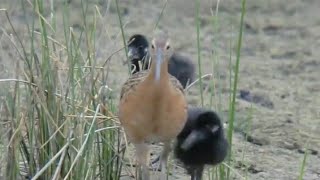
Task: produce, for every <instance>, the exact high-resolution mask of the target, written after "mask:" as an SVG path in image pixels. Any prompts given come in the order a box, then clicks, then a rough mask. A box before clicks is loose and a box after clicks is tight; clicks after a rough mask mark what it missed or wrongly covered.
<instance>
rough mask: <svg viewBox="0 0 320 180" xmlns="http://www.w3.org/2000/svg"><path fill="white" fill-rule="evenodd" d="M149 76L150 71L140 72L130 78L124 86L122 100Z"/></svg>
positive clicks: (121, 94)
mask: <svg viewBox="0 0 320 180" xmlns="http://www.w3.org/2000/svg"><path fill="white" fill-rule="evenodd" d="M147 75H148V71H139V72H137V73H135V74H133V75H131V76H130V78H129V79H128V80H127V81H126V82H125V83H124V84H123V86H122V89H121V92H120V99H122V97H123V96H124V95H125V94H127V93H128V92H129V91H130V90H132V89H134V88H135V86H136V85H137V84H139V83H140V82H141V81H143V80H144V79H145V78H146V77H147Z"/></svg>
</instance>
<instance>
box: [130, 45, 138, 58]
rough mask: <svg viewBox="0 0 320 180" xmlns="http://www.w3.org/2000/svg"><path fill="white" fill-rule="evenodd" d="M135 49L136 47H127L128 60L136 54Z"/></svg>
mask: <svg viewBox="0 0 320 180" xmlns="http://www.w3.org/2000/svg"><path fill="white" fill-rule="evenodd" d="M137 54H138V53H137V49H136V48H132V47H131V48H128V58H129V60H132V59H134V58H135V57H136V56H137Z"/></svg>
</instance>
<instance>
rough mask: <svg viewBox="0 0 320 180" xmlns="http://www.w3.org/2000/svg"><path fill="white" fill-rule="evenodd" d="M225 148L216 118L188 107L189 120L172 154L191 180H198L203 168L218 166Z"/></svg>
mask: <svg viewBox="0 0 320 180" xmlns="http://www.w3.org/2000/svg"><path fill="white" fill-rule="evenodd" d="M228 146H229V144H228V141H227V140H226V138H225V136H224V131H223V126H222V123H221V120H220V118H219V117H218V115H217V114H216V113H215V112H214V111H210V110H206V109H202V108H195V107H189V109H188V120H187V122H186V124H185V126H184V128H183V130H182V131H181V133H180V134H179V135H178V137H177V142H176V144H175V147H174V154H175V157H176V158H177V159H178V160H180V161H181V162H182V163H183V164H184V167H185V169H186V170H187V171H188V174H190V176H191V180H201V178H202V173H203V169H204V166H205V165H217V164H219V163H221V162H222V161H223V160H224V159H225V157H226V155H227V151H228Z"/></svg>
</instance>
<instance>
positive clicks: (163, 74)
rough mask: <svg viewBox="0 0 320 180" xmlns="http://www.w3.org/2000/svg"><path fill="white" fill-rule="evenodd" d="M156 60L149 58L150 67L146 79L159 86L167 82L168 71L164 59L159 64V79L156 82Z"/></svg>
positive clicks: (166, 61)
mask: <svg viewBox="0 0 320 180" xmlns="http://www.w3.org/2000/svg"><path fill="white" fill-rule="evenodd" d="M155 73H156V61H155V60H151V68H150V71H149V75H148V77H147V81H149V82H152V83H154V84H157V85H159V86H164V85H165V84H166V83H168V82H169V80H168V79H169V73H168V60H167V59H165V60H164V62H162V64H161V68H160V79H159V80H158V82H157V81H156V75H155Z"/></svg>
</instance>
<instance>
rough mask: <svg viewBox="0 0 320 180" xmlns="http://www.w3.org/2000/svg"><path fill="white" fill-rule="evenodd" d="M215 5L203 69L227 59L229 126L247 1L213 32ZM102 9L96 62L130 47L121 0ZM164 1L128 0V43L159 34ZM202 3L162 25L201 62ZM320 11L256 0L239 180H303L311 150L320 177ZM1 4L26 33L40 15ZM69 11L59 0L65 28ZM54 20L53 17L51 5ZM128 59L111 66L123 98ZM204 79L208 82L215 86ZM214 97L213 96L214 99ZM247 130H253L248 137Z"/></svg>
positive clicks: (246, 63)
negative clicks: (232, 64)
mask: <svg viewBox="0 0 320 180" xmlns="http://www.w3.org/2000/svg"><path fill="white" fill-rule="evenodd" d="M48 2H49V1H48ZM57 2H59V1H57ZM60 4H61V3H60ZM216 4H217V1H216V0H212V1H209V0H201V12H200V13H201V30H200V36H201V38H200V40H201V58H202V64H201V67H202V69H203V73H211V72H212V69H213V61H216V60H217V59H218V63H214V65H215V66H214V69H215V72H214V73H215V75H216V77H215V78H214V80H215V84H216V87H217V89H218V90H219V91H220V92H221V96H220V97H214V100H215V101H214V102H215V106H214V107H216V104H221V109H220V110H219V113H220V114H221V116H222V118H223V120H224V121H225V122H226V123H227V119H228V117H227V115H228V109H229V107H228V103H229V91H230V86H229V55H230V51H231V52H232V61H235V52H236V51H235V50H236V40H237V36H238V29H239V26H238V24H239V20H240V11H241V3H240V1H239V0H222V1H220V4H219V9H218V10H219V11H218V12H219V13H218V20H219V21H218V26H214V25H213V24H212V20H213V18H212V13H213V14H215V13H216V8H217V7H216ZM93 5H97V7H98V8H99V9H100V11H101V15H102V17H101V18H99V17H98V20H97V27H98V28H97V33H98V35H97V42H96V50H97V53H96V56H97V58H98V60H99V61H100V62H103V61H104V60H105V59H106V58H107V57H108V56H109V55H110V54H111V53H112V52H114V51H115V50H117V49H119V48H121V47H122V45H123V42H122V40H121V33H120V29H119V26H118V17H117V14H116V9H115V6H114V1H112V3H111V6H108V1H103V0H100V1H92V2H91V4H90V6H92V7H93ZM163 5H164V1H156V0H150V1H142V0H121V1H120V9H121V12H122V16H123V23H124V24H125V34H126V38H128V37H129V36H130V35H132V34H134V33H143V34H146V35H147V36H148V37H149V38H151V37H152V30H153V28H154V25H155V22H156V21H157V19H158V16H159V14H160V12H161V9H162V7H163ZM70 6H71V7H72V11H71V12H70V15H71V17H70V22H71V24H73V28H74V30H75V31H77V28H79V24H81V21H82V20H81V12H80V1H79V2H78V1H76V0H74V1H71V2H70ZM109 7H110V8H109ZM194 7H195V4H194V2H193V1H191V0H176V1H169V2H168V4H167V6H166V8H165V11H164V15H163V17H162V19H161V21H160V24H159V28H161V29H163V30H166V31H168V32H169V33H170V36H171V37H172V38H171V39H172V42H173V47H174V48H175V49H176V50H177V51H179V52H181V53H183V54H185V55H188V56H190V57H191V58H193V60H194V62H195V63H197V61H196V60H197V53H196V52H197V46H196V27H195V20H194V14H195V8H194ZM319 7H320V1H319V0H281V1H279V0H269V1H265V0H247V13H246V16H245V29H244V36H243V46H242V51H241V62H240V74H239V83H238V90H239V91H238V97H237V100H236V101H237V106H236V111H237V113H236V120H235V121H236V122H235V125H236V132H235V135H234V139H233V142H232V144H233V151H234V154H233V156H234V158H235V162H234V163H235V169H233V172H235V173H234V175H233V176H234V179H243V177H245V176H247V177H248V179H257V180H258V179H281V180H282V179H283V180H289V179H297V177H298V175H299V169H300V165H301V162H302V159H303V155H304V151H305V149H309V150H310V152H311V154H310V155H309V156H308V158H307V164H306V169H305V176H304V179H306V180H313V179H314V180H315V179H320V154H319V151H320V59H319V58H318V57H319V56H320V51H319V49H318V48H319V47H320V12H319ZM0 8H6V9H8V12H9V15H10V17H11V18H12V21H13V24H14V25H15V27H16V29H17V32H18V34H20V35H22V36H23V34H26V31H27V30H26V28H25V25H24V23H25V22H26V21H27V22H30V18H31V17H32V13H31V11H27V13H29V16H26V17H24V15H23V12H22V10H21V8H20V4H19V1H9V0H1V1H0ZM62 9H63V8H62V7H61V6H59V3H57V6H56V11H57V20H58V25H61V24H62V13H61V12H62ZM92 9H93V8H92ZM211 9H213V12H211ZM107 10H109V11H107ZM91 15H92V13H91ZM45 17H46V18H49V17H50V13H49V8H48V13H46V16H45ZM0 22H1V23H0V27H1V29H2V31H0V63H1V64H0V69H1V71H0V78H10V77H13V72H14V71H13V70H14V69H13V62H14V59H15V58H17V53H15V51H14V48H12V43H11V42H10V41H8V38H7V36H6V35H5V33H4V32H7V33H8V34H10V33H12V31H11V29H10V28H9V25H8V23H7V21H6V18H5V14H4V13H3V11H2V12H1V13H0ZM57 27H59V26H57ZM57 32H58V33H57V34H58V37H57V39H58V40H62V39H63V36H62V35H61V37H60V36H59V34H60V33H61V34H63V32H62V30H59V28H58V30H57ZM230 42H232V44H231V45H230ZM123 59H124V53H123V51H122V52H121V53H119V54H117V55H116V56H114V57H113V59H112V60H111V64H110V69H109V71H110V72H109V73H110V78H109V79H108V82H107V83H108V85H109V86H110V87H112V89H113V90H114V92H116V93H115V94H114V96H115V98H117V97H118V95H119V92H118V91H119V88H120V86H121V85H122V83H123V82H124V81H125V80H126V78H127V77H128V75H127V69H126V67H125V66H123V65H122V60H123ZM204 83H205V85H206V86H208V85H209V80H206V81H205V82H204ZM190 91H191V93H190V94H189V95H188V99H189V101H190V104H193V105H197V104H200V101H199V99H200V98H199V94H198V90H197V87H195V88H192V89H191V90H190ZM205 97H206V98H205V99H209V98H208V97H209V94H208V93H206V94H205ZM205 103H206V104H208V101H205ZM248 124H251V125H252V127H251V131H250V132H249V133H247V134H248V138H247V139H245V138H244V135H245V134H246V126H247V125H248ZM245 165H247V167H248V168H249V173H248V174H245V173H244V169H245ZM170 179H187V176H186V175H185V174H183V171H182V170H181V169H180V170H177V173H174V175H173V176H172V177H171V178H170Z"/></svg>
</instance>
